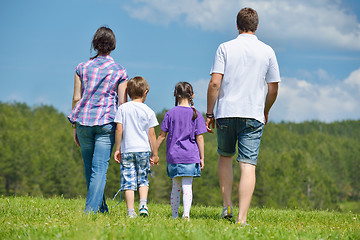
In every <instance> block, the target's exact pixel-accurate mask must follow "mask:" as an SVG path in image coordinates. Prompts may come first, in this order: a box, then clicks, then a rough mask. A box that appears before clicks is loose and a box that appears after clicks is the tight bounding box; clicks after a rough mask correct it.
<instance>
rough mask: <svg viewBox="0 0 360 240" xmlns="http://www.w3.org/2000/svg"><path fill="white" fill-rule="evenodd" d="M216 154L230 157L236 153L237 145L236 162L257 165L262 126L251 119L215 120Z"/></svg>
mask: <svg viewBox="0 0 360 240" xmlns="http://www.w3.org/2000/svg"><path fill="white" fill-rule="evenodd" d="M216 129H217V130H216V131H217V141H218V153H219V154H220V155H222V156H225V157H231V156H233V155H234V154H235V153H236V143H238V152H239V155H238V157H237V159H236V160H237V161H238V162H244V163H250V164H252V165H255V166H256V164H257V156H258V154H259V148H260V140H261V135H262V133H263V129H264V124H263V123H261V122H259V121H258V120H256V119H252V118H219V119H216Z"/></svg>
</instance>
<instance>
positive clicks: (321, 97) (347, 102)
mask: <svg viewBox="0 0 360 240" xmlns="http://www.w3.org/2000/svg"><path fill="white" fill-rule="evenodd" d="M282 80H283V81H282V83H281V86H280V90H279V95H278V99H277V100H276V102H275V104H274V107H273V109H272V110H271V113H270V117H271V120H274V121H280V120H285V121H292V122H302V121H307V120H320V121H324V122H332V121H338V120H339V121H340V120H344V119H359V118H360V111H359V106H360V69H358V70H356V71H354V72H352V73H351V74H350V76H349V77H348V78H347V79H345V80H344V81H341V82H339V83H337V84H335V85H319V84H312V83H309V82H307V81H305V80H300V79H296V78H287V77H284V78H282ZM354 86H355V87H356V88H357V89H354Z"/></svg>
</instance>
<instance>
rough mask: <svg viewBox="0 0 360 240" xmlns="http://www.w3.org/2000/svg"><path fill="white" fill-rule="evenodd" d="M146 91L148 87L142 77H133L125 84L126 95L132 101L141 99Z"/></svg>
mask: <svg viewBox="0 0 360 240" xmlns="http://www.w3.org/2000/svg"><path fill="white" fill-rule="evenodd" d="M146 90H150V86H149V84H148V83H147V81H146V80H145V78H143V77H139V76H136V77H133V78H132V79H130V80H129V81H128V83H127V93H128V94H129V97H130V98H131V99H132V100H134V99H136V98H142V97H143V96H144V92H145V91H146Z"/></svg>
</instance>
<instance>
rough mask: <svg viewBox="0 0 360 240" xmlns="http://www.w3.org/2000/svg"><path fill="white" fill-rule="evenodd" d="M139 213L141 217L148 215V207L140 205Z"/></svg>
mask: <svg viewBox="0 0 360 240" xmlns="http://www.w3.org/2000/svg"><path fill="white" fill-rule="evenodd" d="M139 215H140V216H141V217H148V216H149V211H148V208H147V207H146V206H145V205H142V207H141V208H140V209H139Z"/></svg>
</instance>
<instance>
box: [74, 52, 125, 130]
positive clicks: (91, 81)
mask: <svg viewBox="0 0 360 240" xmlns="http://www.w3.org/2000/svg"><path fill="white" fill-rule="evenodd" d="M75 71H76V74H77V75H78V76H79V77H80V79H81V83H82V97H81V100H80V101H79V102H78V103H77V104H76V106H75V107H74V109H73V110H72V112H71V113H70V115H69V116H68V118H69V120H70V122H72V123H75V122H77V123H79V124H81V125H85V126H95V125H104V124H107V123H111V122H113V121H114V119H115V113H116V110H117V107H118V93H117V89H118V85H119V84H120V83H121V82H123V81H126V80H127V79H128V76H127V73H126V70H125V68H123V67H122V66H120V65H119V64H118V63H116V62H114V59H113V58H112V57H110V56H109V55H107V56H99V57H97V58H95V59H91V60H89V61H87V62H84V63H80V64H79V65H78V66H77V67H76V69H75Z"/></svg>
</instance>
